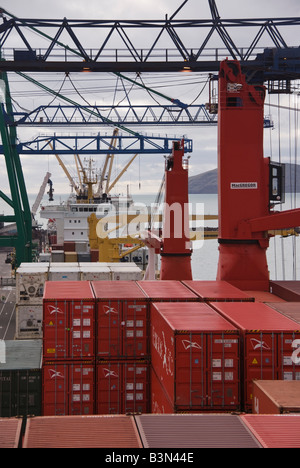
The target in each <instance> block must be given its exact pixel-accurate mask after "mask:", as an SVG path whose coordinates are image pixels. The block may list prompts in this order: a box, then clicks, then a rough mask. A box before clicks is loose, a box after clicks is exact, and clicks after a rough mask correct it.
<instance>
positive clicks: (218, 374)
mask: <svg viewBox="0 0 300 468" xmlns="http://www.w3.org/2000/svg"><path fill="white" fill-rule="evenodd" d="M207 338H208V345H207V354H208V360H207V363H208V377H207V386H208V391H207V395H208V401H207V405H208V407H209V408H212V409H215V410H217V409H225V410H227V409H229V410H230V409H233V410H235V409H239V408H240V392H239V384H240V381H239V336H238V335H236V334H229V333H228V334H227V333H217V332H216V333H210V334H208V337H207Z"/></svg>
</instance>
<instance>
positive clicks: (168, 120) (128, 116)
mask: <svg viewBox="0 0 300 468" xmlns="http://www.w3.org/2000/svg"><path fill="white" fill-rule="evenodd" d="M87 108H88V109H89V110H91V111H93V113H92V114H91V113H87V112H86V109H87ZM97 114H98V115H99V117H98V118H97V117H96V115H97ZM101 115H105V116H107V118H108V119H110V120H111V121H113V122H115V123H118V124H120V125H125V124H130V126H132V125H168V126H171V125H177V124H179V125H203V126H205V125H217V119H216V115H213V114H209V112H208V111H207V109H206V106H205V105H204V104H200V105H192V106H189V107H188V108H187V109H180V108H179V107H178V106H175V105H167V106H160V105H118V106H117V107H112V106H103V105H101V106H79V105H78V106H67V105H58V106H53V105H52V106H39V107H38V108H36V109H34V110H33V111H32V112H30V113H26V112H15V113H14V114H13V121H14V123H13V125H17V126H48V125H53V126H56V125H58V126H63V125H87V124H88V125H97V126H99V124H100V123H101V124H104V125H107V122H106V121H103V119H102V118H101ZM10 121H11V116H8V115H7V122H8V124H10ZM110 125H111V124H110Z"/></svg>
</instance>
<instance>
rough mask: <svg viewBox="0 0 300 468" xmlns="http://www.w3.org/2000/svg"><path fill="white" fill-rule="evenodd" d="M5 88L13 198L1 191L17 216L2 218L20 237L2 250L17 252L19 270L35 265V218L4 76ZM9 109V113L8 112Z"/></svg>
mask: <svg viewBox="0 0 300 468" xmlns="http://www.w3.org/2000/svg"><path fill="white" fill-rule="evenodd" d="M0 80H2V84H3V87H4V98H5V102H4V103H1V105H0V133H1V138H2V143H3V147H4V157H5V163H6V168H7V175H8V180H9V187H10V197H9V196H7V195H5V194H4V193H3V192H2V191H0V196H1V198H2V199H3V200H4V201H5V202H6V203H8V204H9V205H10V206H11V208H12V209H13V211H14V215H13V216H2V217H1V219H0V220H1V221H3V222H15V223H16V226H17V236H3V237H2V236H1V237H0V246H5V247H14V248H15V249H16V266H19V265H20V264H21V263H22V262H31V261H32V216H31V210H30V206H29V201H28V196H27V191H26V185H25V180H24V175H23V171H22V165H21V161H20V156H19V154H18V151H17V145H16V143H17V132H16V127H14V126H10V127H9V126H8V125H7V123H6V119H5V112H7V113H9V114H10V113H11V112H12V102H11V96H10V91H9V83H8V79H7V74H6V73H1V74H0ZM5 107H6V109H5Z"/></svg>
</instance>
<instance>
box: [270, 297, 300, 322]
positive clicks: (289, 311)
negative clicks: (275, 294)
mask: <svg viewBox="0 0 300 468" xmlns="http://www.w3.org/2000/svg"><path fill="white" fill-rule="evenodd" d="M267 305H268V306H269V307H272V309H275V310H277V312H280V313H281V314H283V315H285V316H286V317H289V318H290V319H292V320H294V321H295V322H297V323H299V324H300V303H299V302H284V303H283V304H281V303H279V304H278V303H277V302H268V303H267Z"/></svg>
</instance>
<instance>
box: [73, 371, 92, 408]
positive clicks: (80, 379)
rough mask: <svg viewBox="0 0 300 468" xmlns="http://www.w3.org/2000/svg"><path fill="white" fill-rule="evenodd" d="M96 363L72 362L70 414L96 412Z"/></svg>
mask: <svg viewBox="0 0 300 468" xmlns="http://www.w3.org/2000/svg"><path fill="white" fill-rule="evenodd" d="M94 388H95V383H94V364H93V363H92V362H91V363H87V362H84V363H83V362H78V363H73V362H72V363H71V364H70V371H69V414H70V415H87V414H94V412H95V410H94V402H95V398H94Z"/></svg>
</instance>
